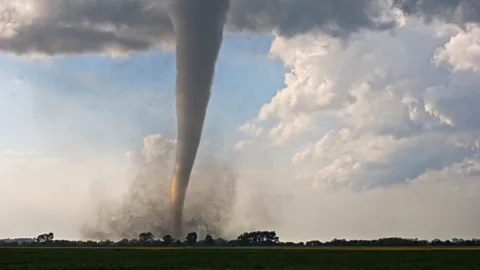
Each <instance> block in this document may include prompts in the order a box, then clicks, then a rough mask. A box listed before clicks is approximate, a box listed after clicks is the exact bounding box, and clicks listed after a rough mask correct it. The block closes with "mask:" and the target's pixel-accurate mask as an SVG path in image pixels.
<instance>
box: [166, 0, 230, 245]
mask: <svg viewBox="0 0 480 270" xmlns="http://www.w3.org/2000/svg"><path fill="white" fill-rule="evenodd" d="M228 8H229V1H228V0H174V2H173V4H172V9H171V12H172V21H173V25H174V28H175V35H176V42H177V51H176V59H177V84H176V106H177V125H178V127H177V128H178V133H177V136H178V138H177V152H176V160H175V168H174V171H173V176H172V182H171V189H170V204H171V210H172V219H173V220H172V221H173V228H172V229H173V234H174V236H175V237H180V236H182V233H183V232H182V213H183V207H184V203H185V196H186V193H187V188H188V183H189V181H190V175H191V172H192V168H193V165H194V163H195V157H196V155H197V151H198V146H199V143H200V139H201V136H202V130H203V124H204V120H205V114H206V111H207V106H208V102H209V99H210V88H211V85H212V81H213V76H214V71H215V63H216V60H217V57H218V52H219V50H220V46H221V43H222V39H223V26H224V23H225V19H226V13H227V11H228Z"/></svg>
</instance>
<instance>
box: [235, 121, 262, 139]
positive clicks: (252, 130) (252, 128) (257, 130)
mask: <svg viewBox="0 0 480 270" xmlns="http://www.w3.org/2000/svg"><path fill="white" fill-rule="evenodd" d="M238 131H240V132H243V133H245V134H247V135H249V136H252V137H256V136H259V135H260V134H262V131H263V129H262V128H261V127H259V126H257V125H256V124H255V123H252V122H247V123H245V124H243V125H241V126H240V127H239V128H238Z"/></svg>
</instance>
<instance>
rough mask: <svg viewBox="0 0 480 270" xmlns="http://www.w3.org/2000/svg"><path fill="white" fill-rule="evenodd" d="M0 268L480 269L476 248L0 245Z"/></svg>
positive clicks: (11, 269)
mask: <svg viewBox="0 0 480 270" xmlns="http://www.w3.org/2000/svg"><path fill="white" fill-rule="evenodd" d="M0 269H1V270H14V269H15V270H17V269H18V270H20V269H32V270H33V269H35V270H37V269H38V270H41V269H55V270H60V269H62V270H71V269H98V270H100V269H104V270H110V269H112V270H113V269H146V270H148V269H352V270H353V269H356V270H359V269H472V270H473V269H480V250H449V249H445V250H427V249H424V250H413V249H412V250H410V249H408V248H405V249H388V250H387V249H372V250H365V249H363V250H362V249H357V250H348V249H344V250H341V249H311V248H290V249H283V248H265V249H261V248H211V249H208V248H184V249H128V248H125V249H122V248H0Z"/></svg>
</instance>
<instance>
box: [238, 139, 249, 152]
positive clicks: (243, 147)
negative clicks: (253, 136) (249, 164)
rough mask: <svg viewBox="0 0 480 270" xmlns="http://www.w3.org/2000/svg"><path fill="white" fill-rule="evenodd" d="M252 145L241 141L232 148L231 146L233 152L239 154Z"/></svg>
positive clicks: (246, 141)
mask: <svg viewBox="0 0 480 270" xmlns="http://www.w3.org/2000/svg"><path fill="white" fill-rule="evenodd" d="M251 144H252V141H251V140H241V141H239V142H237V143H236V144H235V145H234V146H233V150H235V151H237V152H241V151H243V150H244V149H245V148H246V147H248V146H250V145H251Z"/></svg>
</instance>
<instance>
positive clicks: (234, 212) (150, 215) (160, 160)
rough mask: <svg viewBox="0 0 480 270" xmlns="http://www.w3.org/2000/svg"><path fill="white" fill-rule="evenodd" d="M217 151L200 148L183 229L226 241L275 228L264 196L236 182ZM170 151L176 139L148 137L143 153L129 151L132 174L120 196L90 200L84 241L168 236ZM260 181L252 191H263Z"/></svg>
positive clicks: (229, 164) (232, 168) (232, 170)
mask: <svg viewBox="0 0 480 270" xmlns="http://www.w3.org/2000/svg"><path fill="white" fill-rule="evenodd" d="M215 147H216V146H204V145H203V146H202V147H200V151H199V156H198V163H197V164H196V167H195V169H194V170H193V173H192V181H191V183H190V186H189V189H188V193H187V198H188V199H187V201H186V204H185V209H184V222H183V224H184V231H185V232H186V233H188V232H193V231H195V232H197V233H198V234H199V236H200V237H204V236H205V235H206V234H211V235H213V236H215V237H222V238H227V239H230V238H235V237H236V236H237V235H238V234H239V233H241V232H243V231H248V230H253V229H257V228H259V227H260V226H268V225H269V224H273V221H274V215H275V213H274V211H273V212H272V211H267V210H266V209H267V208H268V209H272V207H271V206H269V205H268V204H269V203H270V202H269V201H268V200H267V199H265V194H264V193H262V192H261V189H259V190H256V189H255V190H254V187H252V186H248V185H245V184H242V183H239V180H240V179H239V174H238V171H237V169H236V166H235V163H234V162H232V161H225V160H223V159H221V158H218V157H217V155H216V150H215ZM174 149H175V141H173V140H169V139H167V138H165V137H164V136H161V135H151V136H148V137H146V138H145V144H144V148H143V149H142V150H141V151H138V152H131V153H129V154H132V157H131V158H130V159H131V160H132V163H133V165H132V168H131V170H132V173H133V174H134V175H135V176H134V177H133V178H132V180H131V182H130V183H129V184H128V186H127V188H126V191H125V193H124V194H122V196H121V197H119V198H116V199H110V200H108V199H107V196H106V195H104V196H105V197H100V198H99V197H98V196H96V198H92V205H90V206H89V208H91V209H89V211H87V212H89V215H90V216H89V217H88V218H86V220H87V222H85V223H84V224H81V232H82V235H83V237H84V238H85V239H99V240H101V239H122V238H129V239H134V238H137V237H138V235H139V234H140V233H141V232H147V231H148V232H152V233H153V234H154V235H155V236H156V237H158V238H161V237H162V236H164V235H166V234H172V223H171V222H172V221H171V209H170V201H169V200H170V180H171V172H172V169H173V166H174V161H175V156H174V152H175V151H174ZM260 182H261V181H258V182H256V184H255V185H256V187H261V183H260ZM257 184H258V185H257ZM100 193H101V192H100ZM239 196H241V197H242V198H239ZM265 228H266V227H265ZM181 239H182V240H183V238H181Z"/></svg>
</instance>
